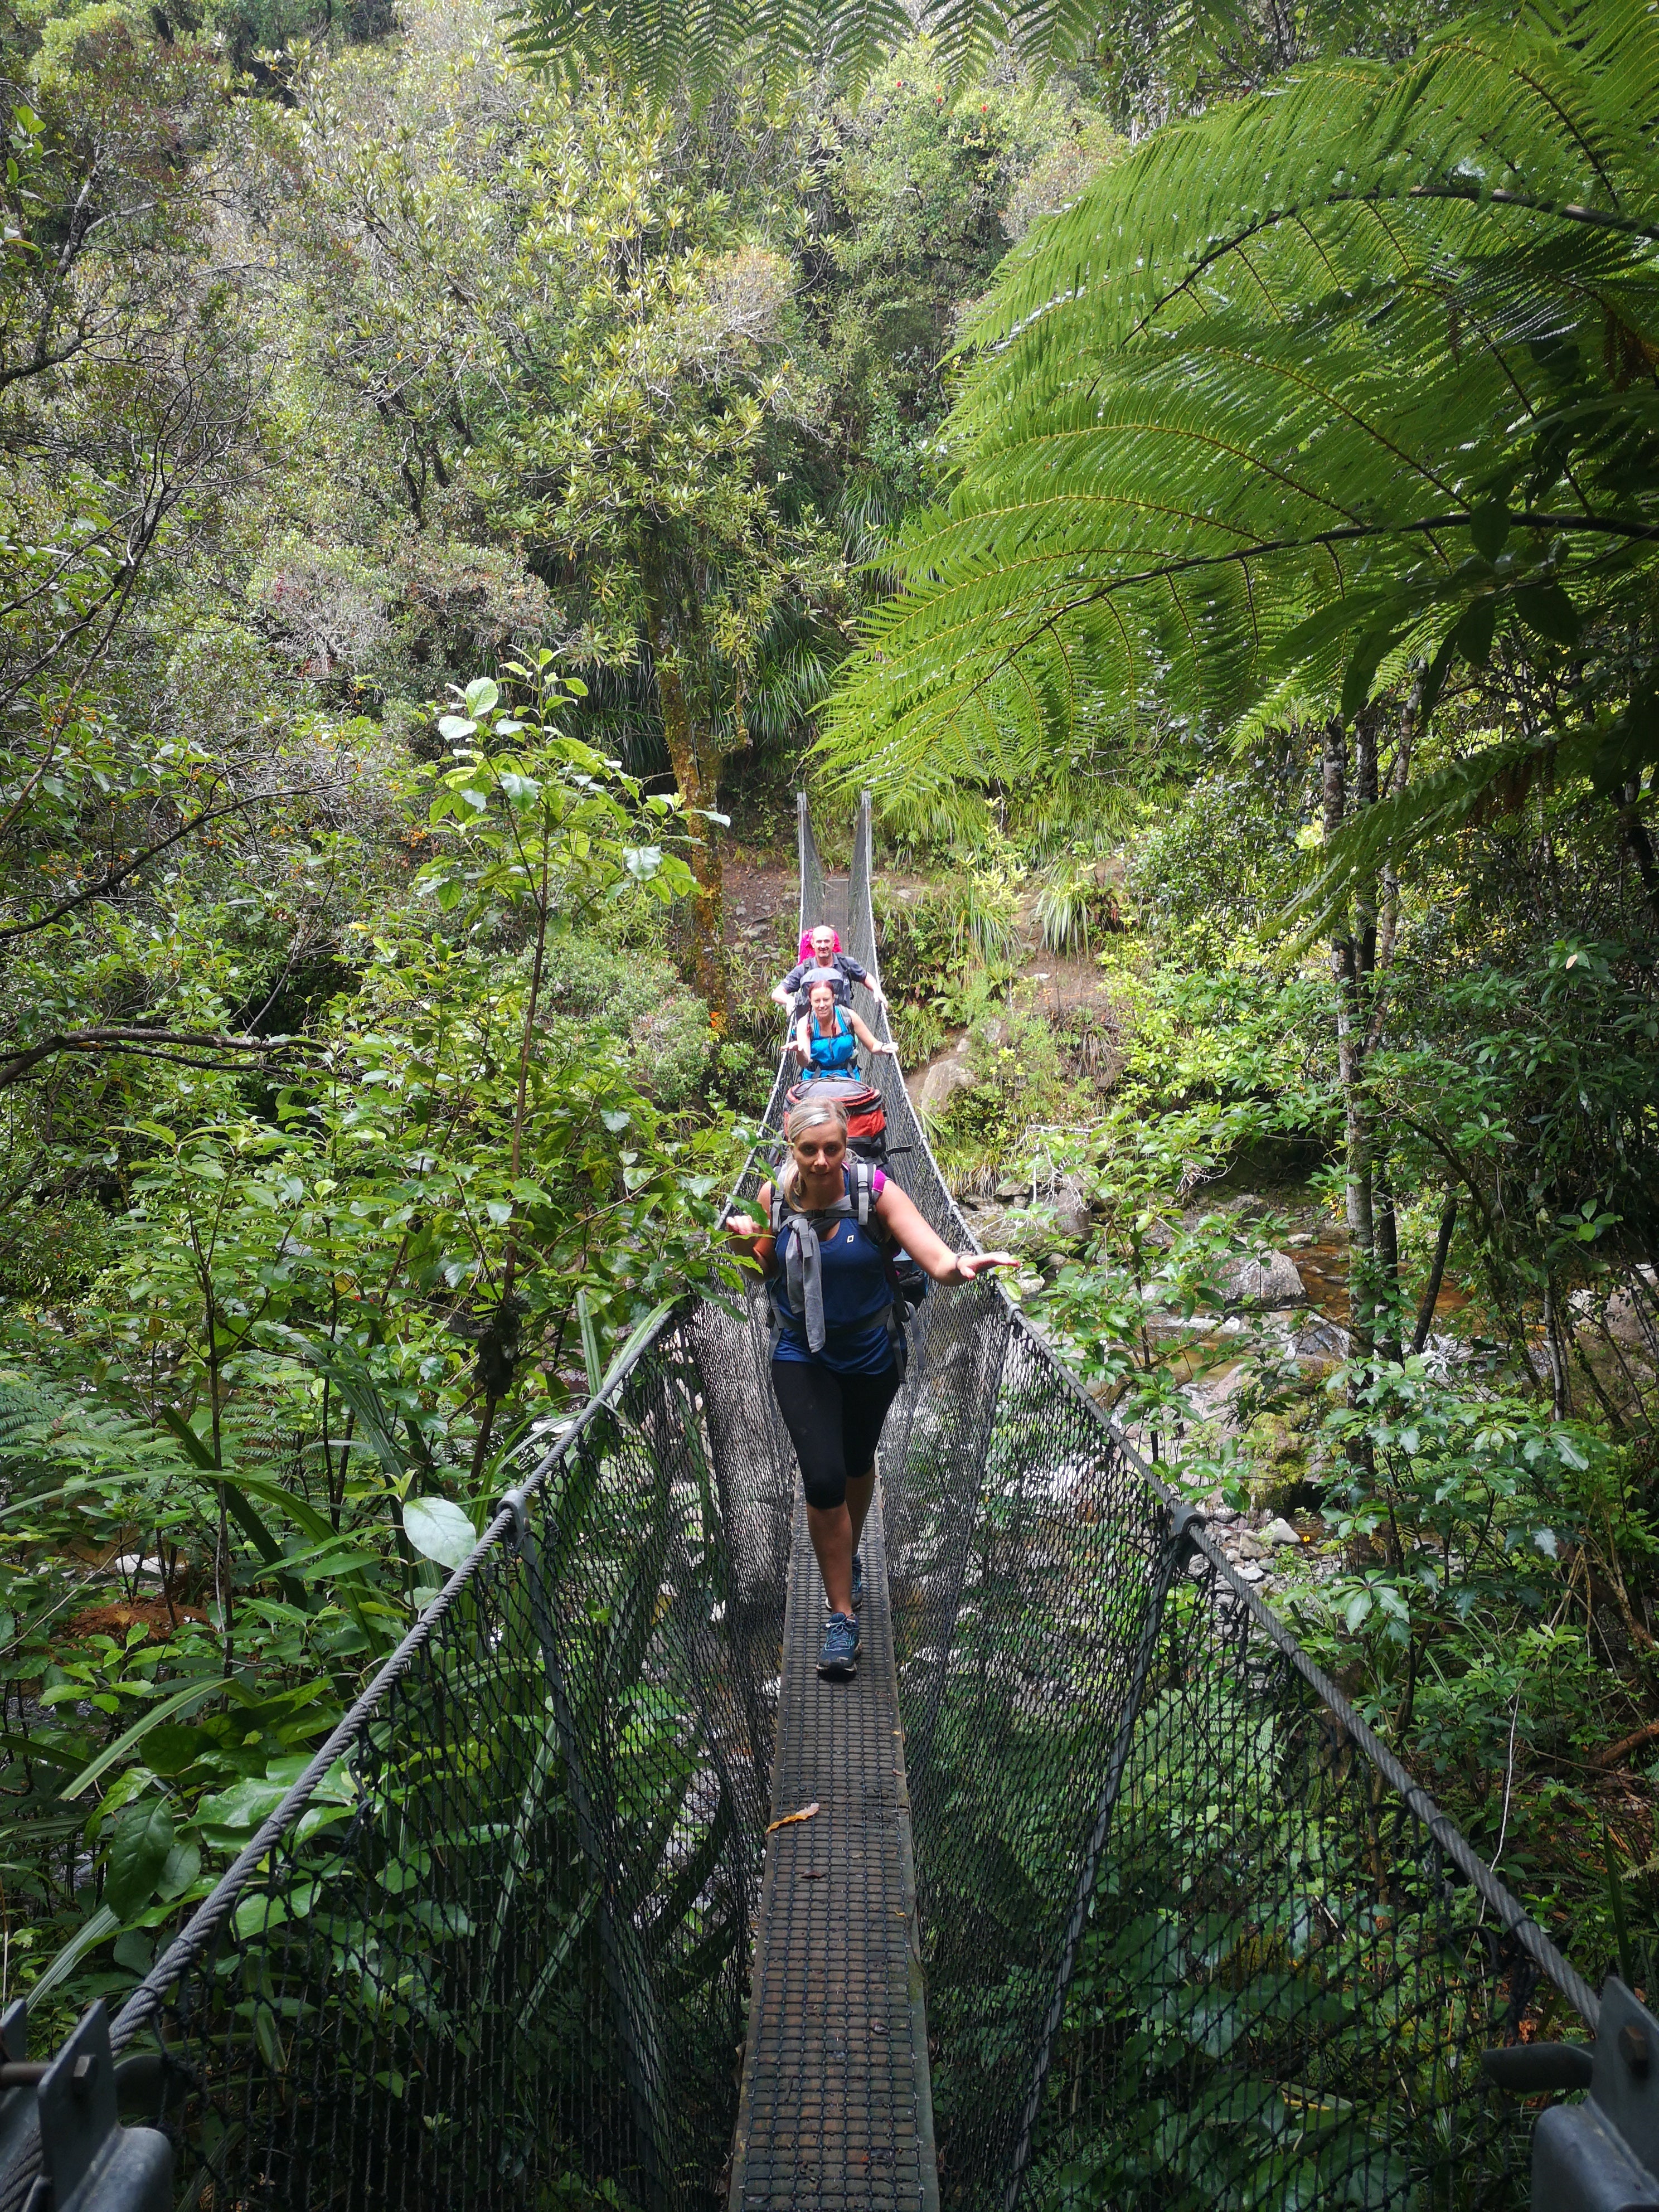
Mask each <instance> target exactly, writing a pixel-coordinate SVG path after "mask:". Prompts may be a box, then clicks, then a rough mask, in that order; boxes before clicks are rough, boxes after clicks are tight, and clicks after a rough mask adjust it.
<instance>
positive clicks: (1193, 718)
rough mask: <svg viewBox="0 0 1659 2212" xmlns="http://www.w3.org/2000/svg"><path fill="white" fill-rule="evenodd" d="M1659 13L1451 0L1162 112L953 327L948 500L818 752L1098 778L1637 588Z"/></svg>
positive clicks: (895, 792) (913, 776) (927, 777)
mask: <svg viewBox="0 0 1659 2212" xmlns="http://www.w3.org/2000/svg"><path fill="white" fill-rule="evenodd" d="M1656 112H1659V24H1656V21H1655V19H1654V18H1653V16H1652V15H1650V12H1649V11H1648V10H1647V9H1646V8H1645V7H1644V6H1643V5H1641V4H1638V0H1597V4H1596V5H1595V6H1594V7H1582V8H1575V9H1566V10H1565V11H1551V10H1547V9H1545V8H1543V7H1541V6H1539V5H1536V4H1534V5H1530V6H1528V7H1526V8H1524V9H1522V10H1520V11H1518V12H1517V13H1516V14H1514V15H1504V16H1502V17H1498V16H1492V17H1482V18H1478V19H1474V20H1472V21H1468V22H1465V23H1462V24H1460V25H1457V26H1454V27H1452V28H1450V29H1449V30H1448V31H1447V32H1445V33H1443V34H1442V35H1441V36H1439V37H1438V38H1437V39H1436V40H1433V41H1431V43H1429V44H1428V45H1427V46H1425V47H1424V49H1423V50H1422V51H1421V52H1419V55H1418V57H1417V58H1415V59H1414V60H1413V62H1412V63H1410V64H1407V65H1406V66H1404V67H1401V68H1399V69H1393V70H1390V69H1386V68H1383V67H1381V66H1378V65H1376V64H1368V63H1363V62H1354V61H1342V62H1336V63H1329V64H1321V65H1318V66H1315V67H1311V68H1309V69H1307V70H1303V71H1301V72H1299V73H1298V74H1297V76H1296V78H1295V79H1294V80H1293V81H1292V82H1290V83H1289V84H1288V85H1287V87H1286V88H1285V89H1284V90H1282V91H1278V92H1275V93H1274V94H1272V95H1270V96H1264V97H1261V98H1257V99H1255V100H1248V101H1243V102H1239V103H1237V104H1236V105H1234V106H1229V107H1226V108H1224V109H1221V110H1218V112H1214V113H1212V114H1211V115H1209V116H1206V117H1205V118H1202V119H1201V120H1200V121H1197V122H1194V123H1191V124H1188V125H1181V126H1177V127H1176V128H1174V129H1171V130H1170V131H1165V132H1164V133H1161V134H1159V135H1158V137H1156V138H1154V139H1153V140H1152V141H1151V142H1150V143H1149V144H1148V145H1147V146H1146V148H1145V149H1143V150H1142V151H1141V152H1140V153H1139V155H1136V156H1135V157H1134V158H1133V160H1131V161H1127V162H1125V163H1123V164H1121V165H1120V166H1118V167H1115V168H1114V169H1111V170H1109V171H1108V172H1106V173H1104V174H1103V176H1101V177H1100V178H1098V179H1097V180H1096V181H1095V182H1094V183H1093V184H1092V185H1091V186H1090V187H1089V188H1088V189H1087V190H1086V191H1085V193H1084V195H1083V196H1082V197H1081V198H1080V199H1079V202H1078V203H1077V204H1076V205H1075V206H1073V208H1072V209H1071V210H1069V211H1068V212H1067V213H1066V214H1063V215H1061V216H1058V217H1055V218H1054V219H1053V220H1051V221H1050V222H1047V223H1046V224H1040V225H1038V226H1036V228H1034V230H1033V232H1032V234H1031V235H1030V239H1029V240H1028V241H1027V243H1026V246H1025V247H1024V250H1023V251H1022V252H1020V253H1019V254H1018V255H1017V256H1016V257H1014V258H1012V261H1011V263H1010V264H1008V265H1007V266H1006V270H1005V273H1004V275H1003V276H1002V279H1001V281H1000V283H999V284H998V286H997V288H996V289H995V291H994V294H993V295H992V297H991V299H990V300H989V301H988V302H987V305H986V306H985V307H984V308H983V310H982V311H981V314H980V316H979V318H978V319H977V322H976V323H975V326H974V327H973V329H972V331H971V332H970V334H969V343H970V344H971V346H972V347H973V349H975V350H974V354H973V357H972V362H971V367H970V369H969V374H968V377H967V380H966V383H965V386H964V389H963V394H962V397H961V398H960V400H959V403H958V404H957V408H956V410H955V412H954V415H953V416H952V418H951V425H950V435H951V438H952V439H953V441H954V442H955V447H956V450H957V454H958V456H959V462H960V474H959V477H958V480H957V489H956V490H955V493H954V495H953V496H952V498H951V502H950V504H949V506H948V507H946V508H944V509H941V510H935V511H933V512H930V513H926V514H923V515H921V516H920V517H918V518H916V519H915V520H913V521H912V522H911V523H910V524H909V525H908V526H907V527H906V528H905V529H904V530H903V531H902V532H900V533H899V535H898V537H897V538H896V542H895V543H894V544H893V545H892V546H891V547H890V549H889V550H887V551H886V552H885V553H884V556H882V557H883V560H884V563H885V564H887V565H889V566H890V568H891V569H892V570H893V572H894V573H896V574H897V575H898V577H899V578H900V580H901V585H902V588H901V590H900V592H898V594H897V596H896V597H895V598H894V599H891V600H890V601H889V602H888V603H887V604H886V605H884V607H883V608H882V609H881V610H880V611H878V614H877V615H876V617H874V619H873V621H872V623H871V625H870V628H869V631H868V635H867V638H866V644H865V647H864V649H863V650H862V652H861V653H860V654H859V655H858V656H857V657H856V658H855V659H854V662H853V663H852V664H851V666H850V668H849V671H848V679H847V681H846V682H845V683H844V684H843V687H842V690H841V692H840V694H839V695H838V697H837V699H836V702H835V704H834V706H833V708H832V711H831V714H830V716H829V720H828V724H827V729H826V734H825V738H824V745H825V749H826V750H827V752H828V754H829V760H830V762H831V763H832V765H833V767H834V768H835V769H838V770H840V771H841V772H842V774H843V775H846V776H848V778H851V777H852V776H854V775H871V776H873V777H874V778H875V779H876V780H877V781H878V782H879V783H880V784H881V785H882V787H884V792H885V793H886V795H887V797H888V799H889V801H890V802H892V801H893V800H895V799H897V800H901V801H902V802H903V803H904V804H906V805H909V806H911V807H913V808H914V807H917V806H924V807H925V806H926V805H927V803H928V802H929V799H930V798H931V796H932V795H933V793H936V792H937V790H938V789H939V787H940V786H941V785H942V784H944V783H945V782H946V781H949V780H951V779H953V778H961V777H968V778H970V779H975V780H978V781H981V782H983V781H996V782H999V783H1000V784H1002V785H1004V786H1005V787H1020V786H1022V785H1026V784H1029V783H1030V781H1031V779H1033V778H1048V779H1051V780H1057V781H1060V782H1062V783H1063V782H1064V781H1066V780H1067V779H1068V778H1074V777H1076V776H1078V775H1090V774H1093V773H1097V772H1098V769H1099V765H1100V763H1101V760H1102V759H1103V757H1109V752H1110V749H1111V748H1112V746H1113V745H1115V744H1120V743H1121V742H1123V741H1124V740H1125V739H1126V738H1131V737H1132V736H1133V733H1134V732H1135V730H1136V727H1137V726H1138V725H1146V724H1148V723H1150V724H1152V725H1154V726H1157V727H1158V728H1159V729H1160V730H1161V731H1163V732H1168V731H1170V729H1180V728H1182V727H1186V728H1202V727H1205V726H1210V727H1219V726H1225V724H1226V723H1228V722H1229V721H1231V720H1234V719H1236V718H1237V716H1238V715H1239V714H1241V713H1242V712H1243V711H1244V710H1245V709H1246V708H1248V707H1249V706H1250V705H1251V704H1252V703H1254V702H1259V701H1261V699H1262V698H1263V697H1264V696H1268V695H1269V694H1270V693H1271V691H1272V690H1273V687H1274V686H1275V685H1276V684H1284V683H1287V682H1289V681H1291V680H1292V679H1294V681H1295V683H1296V684H1297V687H1298V689H1299V690H1302V691H1303V692H1304V694H1305V693H1307V692H1309V691H1310V690H1312V691H1313V692H1314V694H1315V695H1316V696H1317V695H1318V694H1320V693H1321V692H1322V693H1323V694H1324V695H1325V696H1328V699H1329V701H1330V702H1331V704H1332V705H1333V706H1335V705H1337V704H1338V703H1339V702H1340V704H1341V705H1343V706H1344V707H1345V708H1347V709H1348V710H1349V711H1352V710H1353V709H1355V708H1357V707H1358V705H1361V704H1363V703H1364V698H1365V696H1367V694H1368V692H1369V690H1370V688H1371V687H1372V685H1373V684H1374V683H1375V682H1376V681H1378V680H1381V679H1383V678H1387V677H1388V676H1389V674H1390V672H1392V671H1395V670H1397V669H1398V668H1399V667H1400V666H1401V665H1402V664H1403V663H1404V661H1405V660H1407V659H1409V658H1412V657H1413V656H1421V657H1423V658H1425V659H1431V660H1432V661H1433V662H1434V664H1435V665H1434V672H1433V678H1432V681H1433V682H1437V681H1438V680H1439V679H1440V678H1441V677H1442V676H1443V674H1444V672H1445V671H1446V669H1447V668H1448V667H1449V665H1451V662H1452V660H1453V659H1454V658H1455V655H1456V653H1459V652H1465V653H1468V655H1469V657H1472V658H1475V659H1479V658H1481V657H1483V655H1484V653H1485V652H1486V650H1487V649H1489V647H1490V641H1491V637H1492V630H1493V628H1494V626H1495V625H1496V624H1499V623H1504V624H1508V623H1518V624H1520V625H1522V627H1524V628H1527V629H1529V630H1530V631H1532V632H1533V633H1534V634H1535V635H1542V636H1543V637H1546V638H1550V639H1554V640H1557V641H1565V640H1566V639H1568V638H1570V637H1571V636H1572V635H1574V634H1575V633H1576V631H1577V628H1578V626H1579V624H1580V622H1581V620H1582V618H1583V615H1584V613H1585V612H1586V611H1599V612H1607V611H1609V610H1614V609H1617V608H1619V607H1620V606H1621V605H1624V604H1626V603H1627V602H1629V601H1631V600H1632V599H1637V598H1639V597H1640V596H1642V595H1644V593H1645V591H1646V588H1647V584H1646V579H1647V572H1648V569H1649V566H1650V561H1651V558H1652V553H1653V550H1654V547H1655V544H1656V542H1659V524H1656V523H1655V522H1654V521H1653V520H1651V519H1650V511H1649V509H1648V508H1647V507H1646V505H1645V502H1646V501H1648V500H1649V499H1650V496H1651V493H1652V490H1653V489H1654V487H1655V485H1656V483H1659V386H1656V380H1655V375H1654V363H1655V362H1656V361H1659V280H1656V275H1655V272H1654V270H1653V267H1652V265H1651V261H1650V255H1651V252H1652V249H1653V246H1654V244H1655V242H1656V240H1659V161H1656V160H1655V158H1654V156H1653V155H1652V153H1651V152H1650V149H1649V147H1648V145H1647V143H1645V125H1647V124H1648V123H1649V122H1650V119H1651V118H1653V116H1654V115H1655V113H1656Z"/></svg>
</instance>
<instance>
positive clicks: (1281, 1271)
mask: <svg viewBox="0 0 1659 2212" xmlns="http://www.w3.org/2000/svg"><path fill="white" fill-rule="evenodd" d="M1222 1283H1223V1285H1224V1287H1225V1291H1226V1294H1227V1303H1228V1304H1229V1305H1237V1306H1261V1307H1263V1308H1264V1309H1267V1310H1273V1309H1274V1308H1277V1307H1282V1306H1305V1305H1306V1304H1307V1303H1308V1293H1307V1292H1306V1291H1304V1289H1303V1287H1302V1278H1301V1276H1300V1275H1299V1274H1298V1273H1297V1269H1296V1262H1295V1261H1294V1260H1292V1259H1291V1255H1290V1254H1289V1253H1288V1252H1267V1253H1264V1254H1263V1255H1261V1257H1260V1258H1259V1259H1250V1260H1234V1261H1231V1264H1230V1265H1229V1267H1228V1268H1227V1272H1226V1273H1225V1275H1224V1276H1223V1277H1222Z"/></svg>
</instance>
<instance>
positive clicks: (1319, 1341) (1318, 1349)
mask: <svg viewBox="0 0 1659 2212" xmlns="http://www.w3.org/2000/svg"><path fill="white" fill-rule="evenodd" d="M1348 1348H1349V1340H1348V1332H1347V1330H1346V1328H1343V1327H1342V1325H1341V1323H1340V1322H1334V1321H1310V1322H1309V1323H1308V1325H1307V1327H1306V1328H1303V1329H1298V1330H1297V1334H1296V1335H1295V1336H1294V1337H1292V1338H1291V1351H1292V1352H1294V1353H1295V1354H1296V1356H1297V1358H1298V1359H1346V1358H1347V1356H1348Z"/></svg>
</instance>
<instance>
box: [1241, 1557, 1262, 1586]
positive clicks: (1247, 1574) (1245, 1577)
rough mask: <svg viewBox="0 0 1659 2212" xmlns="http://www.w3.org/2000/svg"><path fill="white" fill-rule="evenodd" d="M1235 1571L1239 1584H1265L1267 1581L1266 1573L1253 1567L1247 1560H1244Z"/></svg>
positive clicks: (1259, 1568)
mask: <svg viewBox="0 0 1659 2212" xmlns="http://www.w3.org/2000/svg"><path fill="white" fill-rule="evenodd" d="M1235 1571H1236V1572H1237V1576H1238V1578H1239V1580H1240V1581H1241V1582H1246V1583H1259V1582H1265V1581H1266V1579H1267V1575H1266V1571H1265V1570H1264V1569H1262V1568H1261V1567H1258V1566H1255V1565H1252V1564H1251V1562H1250V1561H1249V1559H1246V1561H1245V1562H1244V1564H1243V1566H1242V1567H1239V1568H1237V1569H1236V1570H1235Z"/></svg>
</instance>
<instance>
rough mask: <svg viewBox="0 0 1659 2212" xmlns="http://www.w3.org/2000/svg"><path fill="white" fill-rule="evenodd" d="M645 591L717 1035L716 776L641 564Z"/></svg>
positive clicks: (658, 585) (720, 986)
mask: <svg viewBox="0 0 1659 2212" xmlns="http://www.w3.org/2000/svg"><path fill="white" fill-rule="evenodd" d="M641 572H642V576H643V580H644V585H645V633H646V637H647V641H648V642H649V644H650V647H651V659H652V663H653V667H654V669H655V671H656V678H657V699H658V702H659V705H660V706H661V708H662V731H663V736H664V738H665V740H666V742H667V745H668V757H669V759H670V761H671V763H673V769H674V783H675V787H676V788H677V789H678V792H679V794H680V801H681V804H682V805H684V808H685V832H686V837H687V841H688V844H689V850H688V853H687V855H686V857H687V859H688V860H689V861H690V867H691V873H692V875H693V877H694V878H696V890H695V891H694V892H693V894H692V898H691V915H692V939H693V951H694V953H695V956H696V963H697V988H698V989H699V990H700V991H701V992H702V995H703V997H704V998H705V999H707V1000H708V1011H709V1013H710V1015H711V1017H712V1018H713V1019H714V1025H715V1027H716V1028H717V1029H722V1030H723V1029H724V1028H725V1027H726V1013H727V1011H728V1006H727V997H726V897H725V890H724V886H723V884H722V882H721V875H720V831H719V828H718V825H717V824H716V823H713V822H711V821H710V820H709V819H708V815H709V813H710V812H711V811H713V809H714V806H715V805H716V804H717V802H718V799H719V795H720V777H719V772H718V769H717V768H716V766H715V756H714V749H713V747H712V746H711V745H710V744H709V743H708V736H707V732H699V730H698V728H697V726H696V717H695V716H694V714H693V713H692V711H691V705H690V701H689V700H688V699H687V697H686V696H685V685H684V682H683V680H682V678H681V675H680V665H679V659H678V654H677V653H676V651H675V647H674V644H673V641H672V639H671V636H670V635H669V628H668V624H667V622H666V620H665V598H666V593H665V588H664V579H663V575H662V572H661V569H660V568H659V566H658V565H657V564H656V562H654V561H646V562H642V563H641Z"/></svg>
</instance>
